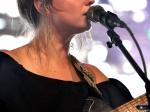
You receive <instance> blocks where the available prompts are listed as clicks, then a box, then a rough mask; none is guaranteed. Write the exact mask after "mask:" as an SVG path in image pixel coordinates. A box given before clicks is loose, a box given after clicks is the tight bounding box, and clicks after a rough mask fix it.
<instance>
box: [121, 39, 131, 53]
mask: <svg viewBox="0 0 150 112" xmlns="http://www.w3.org/2000/svg"><path fill="white" fill-rule="evenodd" d="M122 43H123V45H124V46H125V48H126V49H127V50H128V51H130V50H131V49H132V43H131V41H130V40H123V41H122Z"/></svg>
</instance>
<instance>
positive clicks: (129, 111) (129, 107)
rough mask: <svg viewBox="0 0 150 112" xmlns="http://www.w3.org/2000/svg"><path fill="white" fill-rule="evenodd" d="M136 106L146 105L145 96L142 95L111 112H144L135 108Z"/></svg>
mask: <svg viewBox="0 0 150 112" xmlns="http://www.w3.org/2000/svg"><path fill="white" fill-rule="evenodd" d="M138 104H147V98H146V94H143V95H141V96H139V97H137V98H135V99H133V100H131V101H129V102H127V103H125V104H123V105H121V106H120V107H118V108H116V109H114V110H112V111H111V112H145V111H144V110H138V109H137V108H136V106H137V105H138Z"/></svg>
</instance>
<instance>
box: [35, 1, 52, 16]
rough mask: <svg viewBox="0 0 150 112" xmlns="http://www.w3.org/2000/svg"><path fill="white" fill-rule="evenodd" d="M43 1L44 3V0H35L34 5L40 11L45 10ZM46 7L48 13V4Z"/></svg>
mask: <svg viewBox="0 0 150 112" xmlns="http://www.w3.org/2000/svg"><path fill="white" fill-rule="evenodd" d="M42 3H43V0H34V6H35V8H36V10H37V11H38V12H39V13H42V12H43V11H44V10H43V7H42ZM44 8H45V11H46V13H50V11H49V7H48V6H45V7H44Z"/></svg>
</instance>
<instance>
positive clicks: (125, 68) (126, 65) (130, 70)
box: [122, 62, 135, 74]
mask: <svg viewBox="0 0 150 112" xmlns="http://www.w3.org/2000/svg"><path fill="white" fill-rule="evenodd" d="M122 69H123V71H124V72H125V73H127V74H132V73H134V71H135V70H134V69H133V67H132V66H131V64H130V63H129V62H125V63H124V64H123V66H122Z"/></svg>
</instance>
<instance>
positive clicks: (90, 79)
mask: <svg viewBox="0 0 150 112" xmlns="http://www.w3.org/2000/svg"><path fill="white" fill-rule="evenodd" d="M71 58H72V63H73V65H74V66H75V67H76V68H77V69H78V70H79V71H80V72H81V73H82V74H83V78H84V79H85V81H87V83H88V84H89V85H90V86H91V87H92V88H93V90H94V91H95V92H96V93H97V94H98V95H99V96H100V97H101V98H102V100H103V101H105V102H106V103H107V104H108V102H107V101H106V100H105V99H104V98H103V96H102V93H101V92H100V90H99V89H98V88H97V86H96V85H95V83H94V78H93V75H92V74H91V73H90V72H89V71H88V70H87V69H86V68H85V67H84V66H83V64H82V63H81V62H80V61H79V60H77V59H76V58H75V57H74V56H73V55H71ZM108 105H109V104H108Z"/></svg>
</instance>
